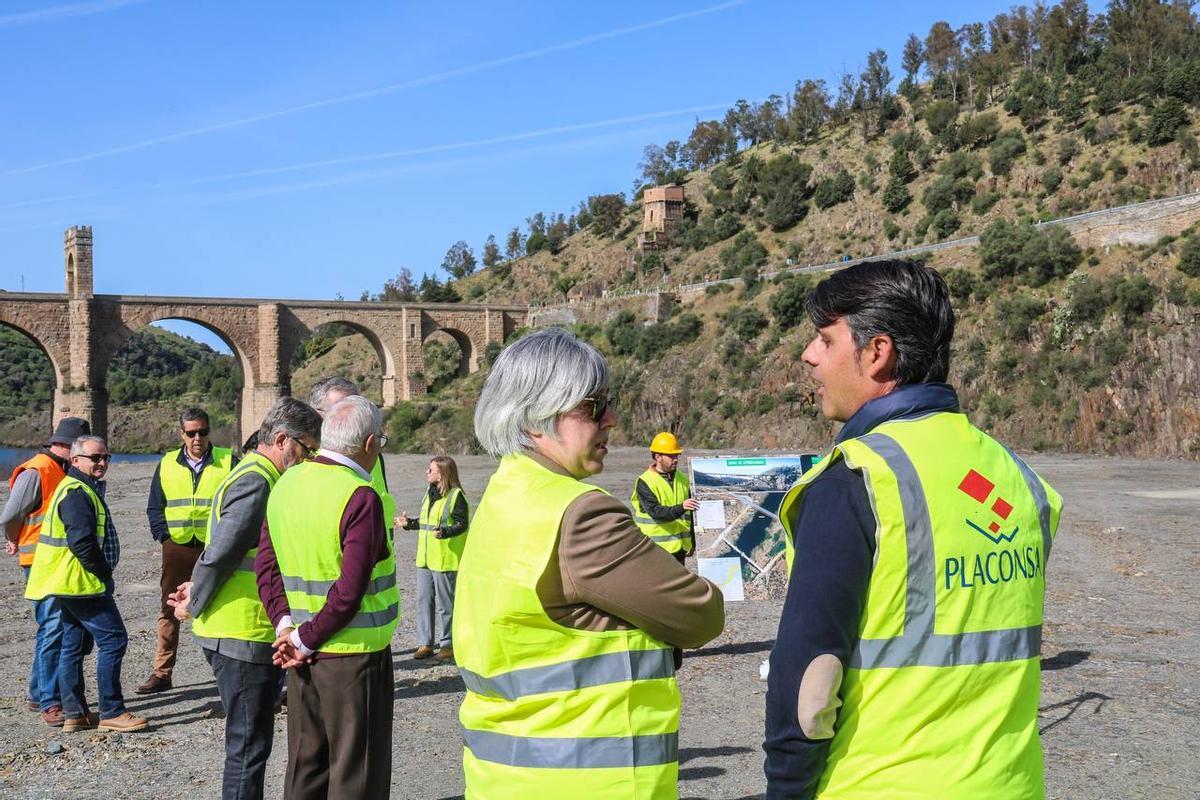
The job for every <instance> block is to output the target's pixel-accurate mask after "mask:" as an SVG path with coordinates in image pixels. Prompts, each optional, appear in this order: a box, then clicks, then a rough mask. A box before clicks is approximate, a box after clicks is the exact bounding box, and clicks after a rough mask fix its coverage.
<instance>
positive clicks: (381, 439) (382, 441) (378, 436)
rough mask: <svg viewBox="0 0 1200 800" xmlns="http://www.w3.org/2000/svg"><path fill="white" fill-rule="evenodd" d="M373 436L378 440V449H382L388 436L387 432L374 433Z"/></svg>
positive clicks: (385, 445)
mask: <svg viewBox="0 0 1200 800" xmlns="http://www.w3.org/2000/svg"><path fill="white" fill-rule="evenodd" d="M375 438H376V439H378V440H379V449H380V450H382V449H383V448H385V447H387V443H388V437H387V434H386V433H379V434H376V435H375Z"/></svg>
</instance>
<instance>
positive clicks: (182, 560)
mask: <svg viewBox="0 0 1200 800" xmlns="http://www.w3.org/2000/svg"><path fill="white" fill-rule="evenodd" d="M202 552H204V549H203V548H201V547H188V546H187V545H183V544H175V542H173V541H171V540H170V539H168V540H167V541H165V542H163V543H162V579H161V580H160V581H159V588H161V589H162V607H161V608H160V609H159V612H158V647H157V649H156V651H155V653H154V674H155V675H157V676H158V677H160V678H170V677H171V670H173V669H175V654H176V651H177V650H178V649H179V620H177V619H175V609H173V608H171V607H170V606H169V605H167V595H169V594H171V593H172V592H174V591H175V590H176V589H178V588H179V584H181V583H184V582H186V581H190V580H191V579H192V568H193V567H195V566H196V562H197V561H198V560H199V559H200V554H201V553H202Z"/></svg>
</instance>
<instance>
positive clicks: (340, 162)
mask: <svg viewBox="0 0 1200 800" xmlns="http://www.w3.org/2000/svg"><path fill="white" fill-rule="evenodd" d="M729 106H730V103H713V104H709V105H704V106H693V107H691V108H677V109H673V110H671V111H656V112H653V113H649V114H636V115H633V116H624V117H614V118H611V119H602V120H596V121H592V122H579V123H575V124H572V125H556V126H554V127H550V128H540V129H538V130H533V131H523V132H521V133H510V134H505V135H503V136H491V137H488V138H486V139H468V140H465V141H460V142H446V143H443V144H435V145H428V146H426V147H414V148H410V149H407V150H386V151H383V152H380V153H360V154H358V155H353V156H343V157H341V158H327V159H322V160H319V161H304V162H300V163H297V164H283V165H280V166H276V167H262V168H259V169H252V170H246V171H244V172H230V173H226V174H223V175H207V176H204V177H200V178H188V179H186V180H179V181H170V182H167V183H155V184H145V185H141V186H129V187H126V188H123V189H111V190H107V191H102V192H87V193H83V194H72V195H58V196H54V197H42V198H38V199H36V200H20V201H17V202H15V203H5V204H3V205H0V210H4V209H11V208H24V207H27V206H35V205H45V204H46V203H55V202H59V201H65V200H84V199H89V198H93V197H104V196H106V195H111V194H116V193H119V192H132V191H157V190H160V189H179V188H185V187H188V186H198V185H202V184H206V183H219V182H222V181H234V180H240V179H242V178H256V177H262V176H266V175H279V174H282V173H287V172H301V171H304V170H310V169H319V168H322V167H335V166H345V165H347V164H361V163H366V162H372V161H389V160H394V159H398V158H409V157H412V156H424V155H430V154H432V153H444V152H447V151H451V150H465V149H468V148H472V147H486V146H487V145H493V144H507V143H510V142H520V141H525V140H528V139H540V138H544V137H547V136H554V135H557V134H562V133H578V132H580V131H588V130H595V129H597V128H610V127H614V126H617V125H631V124H635V123H639V122H648V121H652V120H657V119H666V118H669V117H681V116H684V115H690V114H701V113H704V112H706V111H716V110H719V109H726V108H729Z"/></svg>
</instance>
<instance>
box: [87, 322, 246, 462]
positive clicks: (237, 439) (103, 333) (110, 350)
mask: <svg viewBox="0 0 1200 800" xmlns="http://www.w3.org/2000/svg"><path fill="white" fill-rule="evenodd" d="M222 311H223V312H224V313H212V312H210V311H209V310H208V309H206V308H204V307H203V306H199V305H195V306H191V305H189V306H163V305H162V304H146V305H139V304H137V303H129V304H128V305H122V307H121V309H120V313H119V315H118V320H119V322H118V324H116V325H112V326H107V327H106V328H104V329H101V330H99V331H98V332H99V333H100V336H99V337H98V341H97V342H96V343H95V349H94V351H93V359H92V370H91V371H92V374H91V385H92V386H93V387H95V388H96V390H97V402H98V403H103V404H104V406H105V412H106V413H105V417H104V418H105V419H106V420H107V406H108V402H109V394H108V387H107V380H108V371H109V368H110V367H111V365H112V361H113V358H114V357H115V356H116V354H117V352H118V351H119V350H120V349H121V347H122V346H123V345H124V344H125V343H126V342H127V341H128V340H129V337H130V336H132V335H133V334H134V333H136V332H137V331H140V330H142V329H144V328H146V327H149V326H150V325H152V324H153V323H155V322H162V321H164V320H178V321H182V322H190V323H193V324H195V325H199V326H200V327H202V328H204V329H205V330H207V331H209V332H210V333H212V334H213V335H215V336H216V337H217V338H218V339H220V340H221V341H222V342H223V343H224V344H225V346H226V347H228V348H229V350H230V352H231V353H233V359H234V363H236V364H237V368H238V373H239V375H240V377H241V381H242V386H241V389H240V391H239V393H238V399H237V402H236V406H235V408H234V419H235V420H236V422H235V427H234V433H233V438H234V441H233V442H229V443H224V442H223V443H222V444H223V445H224V444H232V445H233V446H234V447H238V446H240V445H241V443H242V441H243V440H244V439H245V437H246V436H247V435H249V434H250V433H251V432H252V431H254V430H256V429H257V428H258V425H259V424H260V423H261V422H262V420H261V413H260V412H259V410H258V409H257V407H256V404H255V395H254V387H255V385H256V383H257V382H258V377H259V370H258V369H257V363H258V355H259V354H258V348H257V346H256V345H257V343H256V341H255V338H254V336H253V335H252V334H253V333H254V332H255V330H256V325H257V319H256V318H255V317H254V314H253V313H248V312H241V313H238V312H240V311H241V310H240V309H238V310H236V311H234V310H232V309H222ZM249 312H253V309H250V310H249Z"/></svg>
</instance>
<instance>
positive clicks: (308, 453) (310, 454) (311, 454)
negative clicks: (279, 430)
mask: <svg viewBox="0 0 1200 800" xmlns="http://www.w3.org/2000/svg"><path fill="white" fill-rule="evenodd" d="M288 438H289V439H291V440H292V441H293V442H295V443H296V444H298V445H300V449H301V450H303V451H304V457H305V458H316V457H317V452H318V450H317V448H315V447H309V446H308V445H306V444H305V443H304V442H302V441H300V440H299V439H297V438H296V437H295V436H289V437H288Z"/></svg>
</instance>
